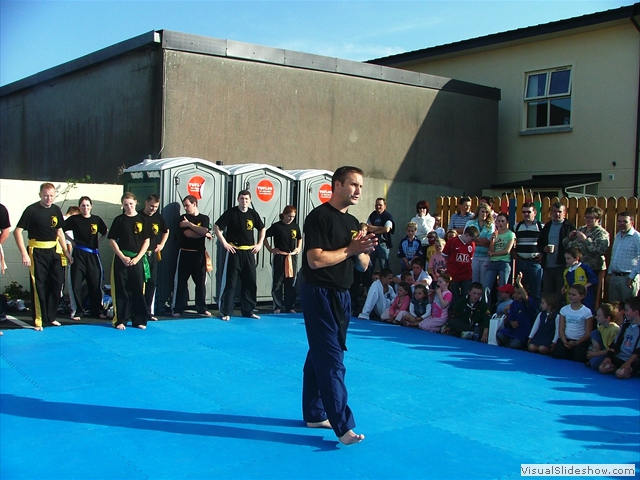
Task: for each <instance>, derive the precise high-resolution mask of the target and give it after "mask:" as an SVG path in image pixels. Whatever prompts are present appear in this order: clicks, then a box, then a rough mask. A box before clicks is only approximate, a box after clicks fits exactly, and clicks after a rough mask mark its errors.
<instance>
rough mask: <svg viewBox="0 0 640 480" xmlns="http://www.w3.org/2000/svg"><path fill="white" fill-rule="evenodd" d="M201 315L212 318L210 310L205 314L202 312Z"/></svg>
mask: <svg viewBox="0 0 640 480" xmlns="http://www.w3.org/2000/svg"><path fill="white" fill-rule="evenodd" d="M200 315H202V316H203V317H210V316H211V312H210V311H208V310H205V311H204V312H202V313H201V314H200Z"/></svg>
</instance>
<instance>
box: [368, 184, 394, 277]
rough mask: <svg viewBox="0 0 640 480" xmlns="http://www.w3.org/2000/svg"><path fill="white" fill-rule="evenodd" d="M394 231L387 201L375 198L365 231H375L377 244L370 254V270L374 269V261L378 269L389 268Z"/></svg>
mask: <svg viewBox="0 0 640 480" xmlns="http://www.w3.org/2000/svg"><path fill="white" fill-rule="evenodd" d="M394 231H395V225H394V223H393V216H392V215H391V214H390V213H389V212H388V211H387V201H386V200H385V199H384V198H382V197H380V198H376V204H375V210H374V211H373V212H371V215H369V219H368V220H367V232H369V233H375V234H376V238H377V239H378V246H377V247H376V249H375V251H374V252H373V253H372V254H371V268H370V269H369V270H370V272H373V271H374V270H375V269H376V261H379V262H380V269H381V270H382V269H383V268H389V250H390V249H391V247H392V246H393V245H392V242H391V234H392V233H393V232H394Z"/></svg>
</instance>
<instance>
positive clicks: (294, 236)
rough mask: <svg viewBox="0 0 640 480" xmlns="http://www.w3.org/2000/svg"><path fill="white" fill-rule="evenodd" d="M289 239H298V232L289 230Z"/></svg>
mask: <svg viewBox="0 0 640 480" xmlns="http://www.w3.org/2000/svg"><path fill="white" fill-rule="evenodd" d="M291 238H293V239H296V238H298V232H297V231H296V230H291Z"/></svg>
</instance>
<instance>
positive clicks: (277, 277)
mask: <svg viewBox="0 0 640 480" xmlns="http://www.w3.org/2000/svg"><path fill="white" fill-rule="evenodd" d="M265 237H266V238H270V237H273V244H272V247H273V248H277V249H279V250H282V251H283V252H293V251H294V250H295V249H296V247H297V246H298V240H300V239H301V238H302V234H301V232H300V227H299V226H298V224H297V223H295V222H291V223H289V224H287V223H284V222H283V221H279V222H276V223H274V224H273V225H271V226H270V227H269V228H268V229H267V233H266V235H265ZM289 257H291V262H292V268H293V276H291V277H287V276H286V275H285V262H286V261H287V255H278V254H274V255H273V264H272V266H271V270H272V272H273V283H272V286H271V296H272V297H273V308H274V309H278V310H283V311H287V312H288V311H289V310H293V307H294V306H295V303H296V289H295V279H296V278H295V274H296V271H297V263H298V256H297V255H289ZM283 294H284V302H283V298H282V297H283Z"/></svg>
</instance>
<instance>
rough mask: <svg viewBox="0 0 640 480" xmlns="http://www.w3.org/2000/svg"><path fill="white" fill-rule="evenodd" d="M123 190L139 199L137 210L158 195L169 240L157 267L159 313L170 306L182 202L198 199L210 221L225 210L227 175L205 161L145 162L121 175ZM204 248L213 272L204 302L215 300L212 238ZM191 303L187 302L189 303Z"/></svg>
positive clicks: (191, 295)
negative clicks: (151, 197) (191, 198)
mask: <svg viewBox="0 0 640 480" xmlns="http://www.w3.org/2000/svg"><path fill="white" fill-rule="evenodd" d="M122 176H123V178H124V190H125V192H131V193H133V194H134V195H135V196H136V197H137V198H138V208H139V209H140V208H143V207H144V201H145V199H146V198H147V196H148V195H149V194H151V193H156V194H158V195H159V196H160V208H159V209H158V210H159V212H160V213H161V214H162V216H163V217H164V219H165V220H166V222H167V225H168V227H169V232H170V233H169V239H168V240H167V243H166V245H165V247H164V250H163V251H162V261H160V262H159V264H158V285H157V291H156V302H157V307H158V309H159V311H161V309H162V308H163V307H164V306H165V305H170V304H171V296H172V293H173V280H174V275H175V271H176V260H177V257H178V248H179V245H180V242H179V240H180V235H181V231H180V227H179V223H180V218H181V214H183V213H184V210H183V208H182V201H183V199H184V197H186V196H187V195H193V196H194V197H195V198H197V199H198V210H199V212H200V213H202V214H204V215H207V216H208V217H209V220H210V222H211V225H213V222H214V221H215V220H216V219H217V218H218V217H219V216H220V215H221V214H222V212H224V211H225V209H226V208H227V195H228V192H227V188H228V181H229V172H228V171H227V170H226V169H225V168H224V167H222V166H219V165H216V164H215V163H212V162H210V161H207V160H203V159H200V158H190V157H177V158H163V159H159V160H145V161H143V162H142V163H138V164H137V165H133V166H131V167H129V168H127V169H125V170H124V172H123V175H122ZM206 249H207V252H209V256H210V257H211V260H212V262H213V271H212V272H210V273H207V279H206V280H207V288H206V297H205V300H206V302H207V304H213V303H215V301H216V291H217V290H216V288H217V285H216V277H215V273H214V272H215V271H216V254H215V252H216V248H215V239H214V240H213V241H207V242H206ZM189 298H190V299H191V300H193V299H194V298H195V292H194V287H193V282H189ZM191 303H192V302H190V304H191Z"/></svg>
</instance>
